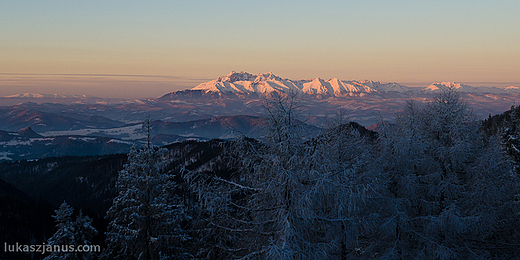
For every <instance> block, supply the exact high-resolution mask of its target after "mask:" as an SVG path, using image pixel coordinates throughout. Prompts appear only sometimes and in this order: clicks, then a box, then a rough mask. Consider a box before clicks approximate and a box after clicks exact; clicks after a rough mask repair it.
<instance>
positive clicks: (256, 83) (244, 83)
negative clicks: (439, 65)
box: [191, 71, 520, 97]
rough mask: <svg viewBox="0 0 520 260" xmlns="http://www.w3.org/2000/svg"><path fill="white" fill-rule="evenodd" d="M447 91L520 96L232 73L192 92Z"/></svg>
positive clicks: (464, 88) (459, 86)
mask: <svg viewBox="0 0 520 260" xmlns="http://www.w3.org/2000/svg"><path fill="white" fill-rule="evenodd" d="M447 88H454V89H456V90H458V91H460V92H465V93H491V94H502V93H520V88H518V87H514V86H511V87H508V88H505V89H501V88H496V87H472V86H469V85H464V84H460V83H455V82H434V83H432V84H431V85H430V86H428V87H426V88H412V87H408V86H404V85H401V84H398V83H395V82H390V83H382V82H379V81H370V80H361V81H358V80H340V79H337V78H332V79H329V80H325V79H322V78H319V77H318V78H314V79H309V80H291V79H287V78H282V77H280V76H277V75H275V74H273V73H271V72H268V73H260V74H257V75H253V74H250V73H247V72H235V71H232V72H230V73H229V74H228V75H226V76H223V77H219V78H217V79H214V80H211V81H208V82H204V83H201V84H199V85H197V86H196V87H194V88H192V89H191V90H201V91H204V92H218V93H223V94H226V93H233V94H246V95H247V94H254V93H263V94H265V93H271V92H284V93H291V92H292V93H304V94H309V95H317V96H321V97H326V96H329V97H346V96H364V95H367V94H385V93H401V94H405V93H406V94H412V93H431V92H437V91H440V90H442V89H447Z"/></svg>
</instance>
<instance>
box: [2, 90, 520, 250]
mask: <svg viewBox="0 0 520 260" xmlns="http://www.w3.org/2000/svg"><path fill="white" fill-rule="evenodd" d="M276 101H277V102H273V103H271V104H270V105H272V106H271V107H269V114H268V116H267V119H266V122H267V123H266V125H265V130H266V134H265V136H266V138H265V139H263V140H260V141H259V140H255V139H250V138H247V137H242V138H238V139H236V140H234V141H223V140H216V139H214V140H211V141H207V142H198V141H184V142H181V143H174V144H170V145H168V146H165V147H164V148H165V149H159V148H157V147H154V146H153V145H151V144H148V145H143V147H142V148H134V149H132V151H131V152H130V154H129V155H126V154H115V155H105V156H85V157H53V158H44V159H40V160H37V161H26V160H22V161H16V162H2V163H0V179H2V180H5V181H6V182H7V183H9V184H7V183H5V182H2V181H0V189H1V190H0V198H1V199H2V203H1V205H0V206H1V207H2V210H1V211H0V213H1V215H0V217H2V218H8V219H10V220H9V221H12V218H13V216H12V214H15V215H16V216H19V217H18V218H19V219H18V220H19V221H20V225H21V226H20V228H18V229H14V228H11V227H9V226H7V225H5V224H3V223H5V222H3V221H2V222H0V228H3V230H6V232H7V233H4V234H5V235H4V237H3V238H4V239H6V240H7V241H14V240H13V238H15V237H20V236H23V234H24V233H25V232H27V231H26V230H29V232H32V233H34V234H35V235H32V236H30V239H33V240H34V241H36V242H38V243H41V242H43V241H46V240H45V239H49V237H50V236H52V234H53V231H55V229H54V224H53V223H52V219H50V216H51V215H53V212H52V211H51V210H50V206H48V205H47V206H45V207H44V206H41V205H44V202H43V201H48V202H49V203H50V204H51V205H52V207H53V208H54V209H56V208H57V207H58V206H59V205H60V204H62V203H63V201H64V200H66V201H67V203H69V204H70V205H71V206H72V207H74V208H75V209H78V210H79V209H82V210H83V213H84V214H85V215H89V216H91V217H92V218H93V220H92V226H93V227H95V228H96V229H97V230H98V232H99V234H98V235H97V236H94V237H93V238H92V241H93V243H94V244H99V245H101V246H102V248H103V252H102V253H100V254H96V255H94V256H93V257H94V258H97V257H99V258H101V259H116V258H117V257H119V258H121V259H134V258H135V259H138V255H140V257H141V259H161V258H165V259H515V257H516V256H517V248H518V246H520V215H519V214H518V212H520V204H519V203H518V194H520V182H519V177H518V172H517V170H518V166H517V163H518V162H519V160H518V158H519V157H518V155H519V153H517V151H518V149H517V147H519V146H518V143H517V140H518V138H519V136H520V135H519V131H520V127H518V126H519V125H520V120H519V119H520V116H519V115H520V108H518V107H517V108H513V109H512V110H511V111H507V112H505V113H504V114H501V115H497V116H494V117H490V118H489V119H487V120H484V121H483V122H482V123H480V122H479V121H478V120H475V118H474V117H472V114H471V109H470V108H469V107H468V106H467V104H465V103H464V102H463V101H462V100H461V99H460V97H459V96H458V95H457V93H456V92H451V91H448V92H445V93H442V94H441V95H439V96H438V97H437V98H436V99H434V100H433V101H431V102H429V103H426V104H420V103H414V102H409V103H408V104H407V105H406V107H405V108H404V110H403V111H402V113H400V114H399V115H398V116H397V118H396V122H395V124H391V125H390V124H381V126H380V128H379V130H378V133H376V132H373V131H370V130H367V129H365V128H364V127H362V126H361V125H359V124H357V123H354V122H348V121H345V120H344V119H342V118H341V117H338V118H336V119H335V120H332V121H334V122H332V123H331V124H330V125H329V126H328V127H326V128H324V129H322V130H321V131H320V132H319V133H317V134H315V135H314V136H313V137H312V138H308V135H307V133H303V134H302V132H304V131H302V127H301V121H298V120H297V114H298V108H297V107H296V106H293V103H291V101H290V100H287V99H284V98H283V97H282V98H280V99H279V100H276ZM148 123H149V124H150V125H151V124H152V123H153V122H148ZM11 185H12V186H11ZM2 191H3V192H2ZM35 199H36V200H35ZM31 203H32V204H31ZM23 205H36V206H23ZM38 205H40V206H38ZM62 206H63V204H62ZM16 207H17V209H16V210H11V209H14V208H16ZM24 207H25V208H24ZM38 207H39V208H38ZM7 209H9V210H7ZM35 209H37V211H38V212H40V213H41V214H42V216H40V217H39V218H38V219H39V220H38V221H41V223H47V224H42V225H44V226H45V227H46V228H48V229H47V230H43V231H42V230H40V231H38V232H40V233H37V232H36V231H32V230H33V229H34V226H31V225H32V224H31V223H30V222H23V219H24V218H25V219H30V218H31V217H32V216H33V215H31V214H34V210H35ZM143 209H145V210H143ZM11 212H13V213H12V214H11ZM107 212H108V214H107ZM6 213H9V214H11V215H9V214H6ZM74 214H79V213H74ZM43 215H45V216H43ZM105 216H106V217H105ZM49 219H50V220H49ZM2 220H3V219H2ZM89 223H90V222H89ZM49 230H53V231H49ZM105 232H106V233H105ZM32 233H31V234H32ZM129 234H134V235H135V237H134V236H133V235H129ZM54 237H57V235H56V234H54ZM58 238H59V237H58ZM62 238H63V237H62ZM20 239H22V238H20ZM26 239H29V238H26ZM136 239H137V240H136ZM20 241H22V240H20ZM60 241H61V240H60ZM63 241H66V240H63ZM7 258H9V256H7ZM36 259H38V258H36Z"/></svg>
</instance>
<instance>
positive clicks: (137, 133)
mask: <svg viewBox="0 0 520 260" xmlns="http://www.w3.org/2000/svg"><path fill="white" fill-rule="evenodd" d="M141 129H142V125H141V124H136V125H130V126H124V127H118V128H109V129H78V130H67V131H48V132H43V133H41V135H43V136H63V135H79V136H86V135H91V136H109V137H115V138H119V139H125V140H135V139H141V138H144V137H146V136H145V134H144V133H142V132H141Z"/></svg>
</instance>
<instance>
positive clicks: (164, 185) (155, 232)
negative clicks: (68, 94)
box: [104, 120, 188, 260]
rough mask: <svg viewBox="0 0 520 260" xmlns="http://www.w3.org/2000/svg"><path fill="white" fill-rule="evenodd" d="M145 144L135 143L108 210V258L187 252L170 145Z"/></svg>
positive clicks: (170, 256) (176, 256) (171, 255)
mask: <svg viewBox="0 0 520 260" xmlns="http://www.w3.org/2000/svg"><path fill="white" fill-rule="evenodd" d="M145 127H147V131H148V138H147V139H148V140H147V144H146V145H145V146H144V147H142V148H136V147H132V149H131V151H130V153H129V154H128V163H127V164H126V165H124V169H123V170H121V171H120V173H119V177H118V180H117V184H116V186H117V190H118V195H117V197H116V198H115V199H114V201H113V205H112V207H111V208H110V209H109V211H108V212H107V219H109V220H110V224H109V226H108V231H107V233H106V234H107V250H106V251H105V252H104V257H105V258H107V259H143V260H144V259H147V260H151V259H182V258H185V257H188V254H187V253H186V249H185V248H183V243H184V242H185V241H186V240H187V239H188V237H187V235H186V233H185V232H184V230H183V229H182V227H181V221H183V220H185V219H186V214H185V208H184V205H183V204H182V203H181V202H180V199H179V198H178V197H177V195H176V194H175V193H174V191H175V188H176V183H175V182H174V180H173V177H174V176H172V175H170V174H167V173H165V172H164V166H165V165H166V164H167V162H168V160H167V152H168V151H167V149H164V148H163V149H160V148H158V147H155V146H153V145H151V143H150V140H149V139H150V135H149V131H150V130H151V129H150V128H151V126H150V121H149V120H147V121H146V122H145Z"/></svg>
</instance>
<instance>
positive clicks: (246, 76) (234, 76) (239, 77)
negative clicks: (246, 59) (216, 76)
mask: <svg viewBox="0 0 520 260" xmlns="http://www.w3.org/2000/svg"><path fill="white" fill-rule="evenodd" d="M255 78H256V76H255V75H253V74H250V73H247V72H244V71H241V72H236V71H232V72H230V73H229V74H227V75H226V76H225V77H221V78H220V79H221V81H222V82H236V81H251V80H254V79H255Z"/></svg>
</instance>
